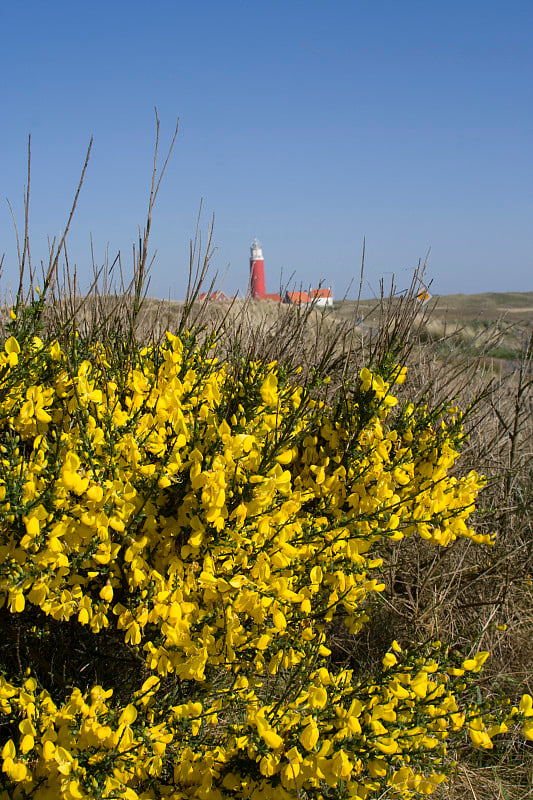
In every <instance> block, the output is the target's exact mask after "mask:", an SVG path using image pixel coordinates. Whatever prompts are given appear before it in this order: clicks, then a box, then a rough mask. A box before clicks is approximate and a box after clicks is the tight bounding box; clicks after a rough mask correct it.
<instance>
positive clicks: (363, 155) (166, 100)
mask: <svg viewBox="0 0 533 800" xmlns="http://www.w3.org/2000/svg"><path fill="white" fill-rule="evenodd" d="M532 40H533V5H532V3H531V2H530V0H523V1H522V0H510V2H507V3H504V2H502V0H498V1H497V2H496V1H494V0H485V1H484V2H476V0H470V2H465V1H464V0H446V2H444V0H431V1H430V2H428V1H427V0H424V2H418V0H416V1H415V0H403V1H402V2H399V0H374V2H368V0H365V2H360V0H330V1H329V2H324V0H322V1H321V2H318V0H283V1H280V0H263V2H259V0H257V1H256V0H247V1H245V0H225V2H215V1H214V0H204V2H202V3H198V2H192V0H190V1H189V2H180V0H155V1H154V2H153V3H151V4H149V3H146V2H138V0H130V2H122V0H115V2H113V0H108V2H102V1H101V0H95V1H94V2H91V3H76V2H72V0H71V1H70V2H68V3H67V2H62V1H59V2H57V1H56V2H54V0H50V2H48V3H43V2H35V0H27V2H25V3H15V2H11V3H7V2H5V3H2V8H1V11H0V62H1V75H2V79H1V82H0V109H1V124H0V142H1V147H0V197H1V204H0V253H1V252H5V255H6V259H5V267H4V278H3V280H2V283H1V285H0V288H1V290H2V294H4V293H5V291H6V289H7V286H8V284H10V285H11V286H12V287H13V286H15V285H16V274H17V269H16V249H15V238H14V232H13V226H12V222H11V217H10V212H9V208H8V206H7V203H6V201H5V198H6V197H7V198H9V200H10V201H11V203H12V204H13V206H14V210H15V213H16V216H17V220H18V223H19V227H22V225H23V213H22V197H23V190H24V185H25V182H26V148H27V136H28V133H31V135H32V192H31V208H30V229H31V234H32V255H33V258H34V261H38V260H40V259H41V258H42V259H45V258H46V256H47V236H48V235H49V236H50V237H53V236H57V235H58V234H59V233H60V231H61V230H62V228H63V226H64V224H65V222H66V217H67V211H68V208H69V204H70V201H71V198H72V196H73V193H74V189H75V186H76V182H77V179H78V176H79V173H80V170H81V167H82V164H83V160H84V155H85V150H86V147H87V144H88V141H89V138H90V136H91V135H94V147H93V152H92V155H91V161H90V165H89V170H88V174H87V178H86V181H85V185H84V187H83V190H82V195H81V199H80V202H79V207H78V211H77V215H76V217H75V221H74V224H73V226H72V230H71V235H70V240H69V256H70V260H71V263H74V262H75V263H76V264H77V266H78V272H79V275H80V277H81V280H82V283H83V282H85V285H87V281H88V278H89V275H90V272H91V267H90V264H91V256H90V236H91V234H92V238H93V244H94V252H95V256H96V261H97V263H98V264H100V263H102V261H103V260H104V257H105V253H106V248H109V254H110V257H111V258H112V257H113V256H114V254H115V253H116V252H117V251H118V250H120V251H121V252H122V256H123V264H124V265H125V266H126V267H127V268H130V265H131V250H132V243H133V241H134V240H135V239H136V236H137V230H138V225H139V224H143V222H144V218H145V209H146V205H147V199H148V189H149V182H150V173H151V159H152V151H153V142H154V129H155V126H154V112H153V109H154V106H157V108H158V111H159V116H160V119H161V141H162V145H163V146H164V145H165V144H166V143H167V142H168V141H169V139H170V137H171V133H172V130H173V127H174V124H175V120H176V118H177V117H178V116H179V117H180V132H179V135H178V140H177V144H176V148H175V151H174V155H173V157H172V160H171V162H170V165H169V168H168V172H167V176H166V179H165V182H164V184H163V187H162V190H161V193H160V196H159V201H158V205H157V208H156V211H155V217H154V224H153V237H152V247H153V248H154V249H155V248H157V251H158V252H157V256H156V261H155V264H154V267H153V279H152V287H151V292H150V293H151V294H152V295H155V296H159V297H165V296H168V294H169V293H170V295H171V296H172V297H174V298H176V299H179V298H180V297H182V296H183V294H184V286H185V275H186V271H187V260H188V242H189V238H190V237H191V235H192V234H193V232H194V225H195V219H196V214H197V211H198V206H199V202H200V199H201V198H203V203H204V211H205V214H204V225H203V228H204V230H205V228H206V227H207V222H208V220H209V219H210V216H211V214H213V213H214V215H215V235H214V241H215V244H216V245H217V251H216V254H215V257H214V261H213V264H214V266H215V268H216V269H218V271H219V273H221V274H222V273H224V272H226V268H228V271H227V275H226V278H225V281H224V284H223V288H225V289H226V290H227V291H228V292H235V291H237V290H238V289H241V290H244V289H245V288H246V283H247V278H248V258H249V245H250V242H251V240H252V238H253V237H254V236H257V237H258V238H259V239H260V240H261V242H262V244H263V248H264V255H265V268H266V275H267V290H269V291H276V289H277V288H278V287H279V282H280V273H281V272H282V271H283V276H284V279H285V280H287V279H288V278H289V277H290V276H291V275H293V276H294V277H293V280H294V281H296V282H297V283H302V284H304V286H308V285H309V284H311V285H316V284H317V283H318V282H319V281H320V280H324V281H325V283H326V284H331V285H333V288H334V292H335V295H336V296H338V295H341V294H343V293H344V292H345V291H346V289H347V287H348V284H349V282H350V279H352V278H355V279H356V282H357V278H358V274H359V268H360V259H361V249H362V243H363V237H366V245H367V249H366V281H367V283H366V284H365V295H366V296H368V295H370V292H371V290H372V289H374V290H376V291H377V289H378V285H379V279H380V277H384V278H385V280H386V281H388V280H390V273H392V272H394V273H396V275H397V280H398V284H399V287H400V288H403V287H404V286H405V285H406V284H407V283H408V279H409V270H410V269H412V268H413V267H414V266H416V264H417V262H418V260H419V258H422V259H423V258H424V256H425V255H426V252H427V250H428V248H431V253H430V258H429V269H428V276H429V278H430V279H432V280H433V288H434V290H435V292H437V293H441V294H447V293H452V292H465V293H471V292H478V291H529V290H532V289H533V279H532V276H533V256H532V254H533V224H532V210H533V202H532V199H533V147H532V144H533V136H532V133H533V56H532V48H531V42H532ZM353 293H354V289H352V290H351V294H353Z"/></svg>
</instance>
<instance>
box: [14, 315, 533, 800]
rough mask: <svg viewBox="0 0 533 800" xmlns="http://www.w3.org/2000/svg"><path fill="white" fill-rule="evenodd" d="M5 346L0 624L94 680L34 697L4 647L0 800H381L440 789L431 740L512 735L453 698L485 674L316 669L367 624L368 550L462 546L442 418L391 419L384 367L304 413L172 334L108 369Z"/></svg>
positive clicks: (374, 583)
mask: <svg viewBox="0 0 533 800" xmlns="http://www.w3.org/2000/svg"><path fill="white" fill-rule="evenodd" d="M18 324H19V323H18V322H17V321H16V320H14V321H13V322H12V323H11V326H12V331H13V333H11V335H10V336H9V337H8V338H7V339H6V341H5V342H4V343H3V345H2V350H1V352H0V464H1V470H0V603H1V604H2V612H1V613H2V614H4V617H5V616H6V615H7V616H8V617H9V618H10V619H12V620H16V622H17V625H18V631H19V635H20V636H21V637H22V639H23V641H24V642H27V643H28V642H30V640H31V641H32V642H34V641H36V640H37V639H38V640H39V641H40V642H42V645H39V646H42V647H43V648H44V651H43V652H47V651H46V646H47V645H46V641H45V640H46V638H47V637H49V638H50V637H51V638H53V637H54V635H56V634H55V633H54V631H56V632H57V631H58V630H68V632H69V633H68V637H69V639H70V641H71V646H72V648H73V649H75V648H76V646H77V643H78V642H81V641H82V640H83V641H85V642H87V641H88V642H90V643H93V644H90V645H89V646H90V647H93V648H94V652H95V653H96V652H97V650H98V648H99V647H100V645H99V643H100V642H102V641H105V642H106V643H107V644H108V646H109V652H108V653H107V659H108V663H109V669H108V674H107V677H108V678H112V681H113V682H112V683H111V684H109V683H106V675H104V676H103V677H102V678H101V680H100V683H94V684H92V685H90V686H83V687H82V688H79V686H76V685H73V684H72V682H69V681H70V679H69V680H60V679H59V678H57V679H56V677H55V676H56V675H57V674H58V668H57V666H56V665H54V664H47V663H43V657H42V656H38V653H39V652H40V651H39V649H38V647H37V648H36V647H33V645H32V647H33V649H32V647H30V644H27V652H33V653H36V654H37V655H36V657H35V660H34V662H30V663H25V664H22V665H21V664H18V665H17V661H16V659H14V660H13V663H12V664H7V665H3V666H2V665H1V664H0V717H1V725H0V737H1V741H0V747H1V748H2V749H1V763H2V766H1V770H2V771H1V773H0V775H1V778H0V787H2V788H3V792H2V791H0V798H1V800H8V798H13V800H18V798H21V799H22V798H30V797H31V798H35V800H57V799H58V798H61V799H64V800H81V798H85V799H86V800H89V798H126V800H137V799H139V800H152V799H153V800H156V798H171V800H181V799H182V798H183V799H185V798H187V799H188V798H198V800H223V799H224V798H242V799H243V800H245V799H246V800H248V799H249V800H289V798H304V797H305V798H316V799H317V800H318V799H319V798H344V797H346V798H347V797H351V798H359V799H360V800H364V798H373V797H378V796H381V795H382V794H384V793H386V794H387V797H391V798H394V797H396V798H406V799H407V798H414V797H419V796H425V795H429V794H431V793H432V792H433V791H434V790H435V788H436V787H438V786H439V784H441V783H442V781H443V780H445V773H446V763H447V762H446V748H447V742H448V741H449V740H450V738H452V740H454V737H455V740H456V739H457V737H459V736H462V735H464V734H465V733H467V734H468V735H469V736H470V739H471V742H472V744H473V745H474V746H475V747H481V748H491V747H492V738H493V737H494V736H495V735H496V734H498V733H502V732H505V730H506V729H507V724H508V723H509V721H510V719H512V718H516V719H518V720H522V721H523V730H524V734H525V735H526V737H527V738H533V728H532V727H531V724H530V722H529V720H530V718H531V717H532V716H533V711H532V701H531V698H529V696H527V695H526V696H525V697H524V698H523V700H522V703H521V705H520V708H519V709H516V708H513V709H511V708H510V707H509V706H505V704H503V705H502V707H501V708H491V707H489V706H488V705H487V704H483V703H479V702H478V701H477V700H476V693H475V692H474V691H473V688H474V687H475V685H476V676H477V673H478V672H479V671H480V669H481V668H482V665H483V662H484V660H485V658H486V656H487V654H486V653H478V654H476V655H474V656H472V657H471V658H468V659H464V660H463V659H462V657H460V656H458V655H457V654H452V653H451V652H448V650H447V648H446V647H445V645H443V644H441V643H440V642H430V643H426V644H425V645H423V646H420V647H419V648H417V649H415V650H413V651H409V650H403V649H402V648H401V647H400V645H399V644H398V643H397V642H391V645H390V649H389V652H387V653H385V654H384V656H383V661H382V669H381V671H379V673H378V674H374V675H372V676H370V677H369V676H368V675H359V674H357V672H356V671H355V670H354V669H353V668H348V667H347V666H346V665H345V664H342V663H340V662H339V660H338V659H335V658H333V657H332V653H331V649H330V648H329V647H328V642H329V632H330V631H331V629H332V626H335V625H343V626H345V628H346V630H347V636H352V637H354V639H355V638H356V637H357V635H358V634H359V632H360V631H361V629H362V628H363V626H365V625H367V624H371V619H370V620H369V613H370V612H369V609H370V605H371V601H372V599H373V598H375V597H376V596H378V595H379V593H380V592H381V591H383V589H384V584H383V582H382V580H381V575H382V570H381V568H382V558H381V557H378V548H379V547H380V546H381V545H382V543H383V542H384V541H387V540H392V541H398V540H400V539H402V538H404V537H408V536H420V537H422V538H423V539H426V540H428V541H429V542H431V543H433V544H434V545H435V546H436V547H446V546H447V545H449V544H450V543H451V542H452V541H454V540H455V539H456V538H457V537H467V538H469V539H471V540H473V541H474V542H482V541H487V537H482V536H479V535H477V534H476V533H475V532H474V531H473V530H472V529H471V528H470V527H469V526H468V517H469V515H470V514H471V512H472V510H473V508H474V503H475V500H476V496H477V494H478V492H479V490H480V487H481V486H482V483H483V481H482V479H481V478H480V476H479V475H477V474H476V473H475V472H470V473H469V474H468V475H466V476H464V477H455V476H452V475H451V472H450V471H451V468H452V467H453V466H454V464H455V462H456V460H457V458H458V454H459V447H460V443H461V438H462V433H461V422H460V418H459V417H458V416H457V414H455V413H454V412H453V410H451V409H446V408H439V409H436V410H431V409H428V408H425V407H415V406H414V405H413V404H409V403H403V404H399V403H398V402H397V399H396V397H395V396H394V393H393V392H394V386H395V385H397V384H399V383H401V382H403V379H404V377H405V370H404V369H400V368H399V367H391V368H390V369H389V370H382V371H381V372H379V370H374V371H371V370H370V369H367V368H364V369H363V370H362V371H361V373H360V376H358V378H357V380H355V381H354V382H353V385H351V386H348V385H347V386H346V387H345V391H344V392H342V393H340V394H339V396H338V397H337V398H336V399H334V400H333V401H331V402H328V403H326V402H324V401H322V400H320V399H318V395H317V394H316V393H313V391H312V386H311V385H308V386H301V385H297V384H296V383H295V382H294V381H293V380H292V379H291V376H287V375H285V373H284V370H283V368H282V367H280V366H279V365H278V364H276V363H270V364H264V363H261V362H247V361H242V362H241V363H240V364H232V365H230V364H228V363H219V362H218V361H217V359H216V356H215V354H214V353H216V350H215V351H213V349H212V348H210V346H209V342H208V343H207V344H204V345H202V346H200V345H199V344H198V343H197V341H196V339H195V336H194V335H193V334H186V335H183V336H181V337H177V336H173V335H171V334H167V336H166V339H165V341H164V342H163V343H162V344H159V345H155V344H154V345H150V346H147V347H145V348H144V349H140V350H139V351H137V352H134V353H133V354H132V353H131V352H127V351H126V350H125V349H124V351H121V349H120V346H118V345H117V346H116V347H111V346H110V345H103V344H101V343H98V342H91V341H89V340H88V339H87V338H84V337H83V336H82V335H80V334H78V333H76V332H74V333H72V334H71V335H66V336H65V337H64V340H62V341H59V340H57V339H52V340H50V341H44V342H43V341H42V340H41V339H40V338H39V337H38V336H35V335H33V333H32V332H31V330H30V331H29V332H28V330H29V329H24V327H23V326H19V328H18V329H17V327H16V326H17V325H18ZM17 330H18V331H19V335H18V336H17V335H15V333H16V331H17ZM32 637H33V638H32ZM22 652H24V650H22ZM124 653H127V654H128V658H129V664H130V666H129V667H128V671H127V674H126V673H125V674H124V679H123V680H121V678H120V658H122V656H123V655H124ZM131 664H133V665H134V666H133V668H132V667H131ZM21 667H23V671H22V672H21ZM26 668H27V669H26ZM79 681H80V682H83V670H80V675H79Z"/></svg>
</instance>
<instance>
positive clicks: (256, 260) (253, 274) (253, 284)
mask: <svg viewBox="0 0 533 800" xmlns="http://www.w3.org/2000/svg"><path fill="white" fill-rule="evenodd" d="M250 294H251V295H252V297H253V298H254V300H263V299H264V297H265V294H266V289H265V262H264V260H263V250H262V248H261V243H260V242H259V240H258V239H254V240H253V242H252V246H251V247H250Z"/></svg>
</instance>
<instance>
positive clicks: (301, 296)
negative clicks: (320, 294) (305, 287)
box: [285, 292, 310, 303]
mask: <svg viewBox="0 0 533 800" xmlns="http://www.w3.org/2000/svg"><path fill="white" fill-rule="evenodd" d="M285 298H286V299H287V300H288V301H289V303H309V299H310V298H309V295H308V294H307V292H286V294H285Z"/></svg>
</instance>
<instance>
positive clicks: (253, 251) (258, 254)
mask: <svg viewBox="0 0 533 800" xmlns="http://www.w3.org/2000/svg"><path fill="white" fill-rule="evenodd" d="M250 258H251V259H252V261H257V260H258V259H261V258H263V248H262V247H261V242H260V241H259V239H257V238H256V239H254V240H253V242H252V245H251V247H250Z"/></svg>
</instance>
